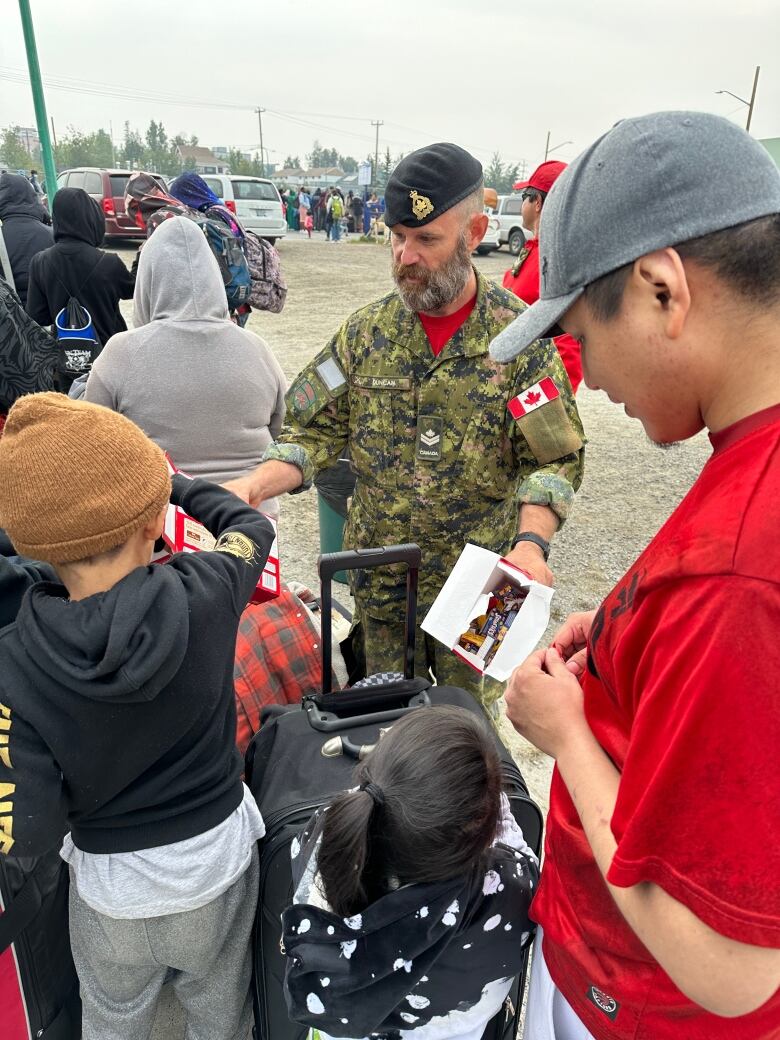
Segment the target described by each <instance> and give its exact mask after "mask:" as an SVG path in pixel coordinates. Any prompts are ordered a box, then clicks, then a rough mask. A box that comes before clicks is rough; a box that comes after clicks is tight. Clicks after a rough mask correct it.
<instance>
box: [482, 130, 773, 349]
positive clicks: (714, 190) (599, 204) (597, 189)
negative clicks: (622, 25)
mask: <svg viewBox="0 0 780 1040" xmlns="http://www.w3.org/2000/svg"><path fill="white" fill-rule="evenodd" d="M772 213H780V170H778V168H777V166H776V165H775V163H774V160H773V159H772V157H771V156H770V155H769V152H767V151H766V149H765V148H764V147H763V146H762V145H760V144H759V143H758V141H756V140H754V139H753V138H752V137H751V136H750V135H749V134H747V133H746V132H745V131H744V130H742V129H740V127H738V126H735V125H734V123H731V122H729V120H727V119H723V118H721V117H720V116H713V115H709V114H708V113H706V112H655V113H653V114H651V115H647V116H639V117H638V118H636V119H624V120H623V121H622V122H620V123H617V124H616V125H615V126H614V127H613V128H612V129H611V130H609V131H608V132H607V133H606V134H604V136H603V137H600V138H599V139H598V141H596V142H595V143H594V144H592V145H591V146H590V148H588V149H587V150H586V151H584V152H583V153H582V155H579V156H578V157H577V158H576V159H575V160H574V162H572V163H571V164H570V165H569V166H568V167H567V168H566V169H565V170H564V171H563V173H562V174H561V175H560V177H559V178H558V179H557V181H556V182H555V184H554V185H553V186H552V188H551V190H550V194H549V195H548V196H547V199H546V201H545V204H544V208H543V210H542V220H541V225H540V229H539V272H540V283H541V284H540V287H539V288H540V295H539V299H538V300H537V302H536V303H534V304H532V305H531V306H530V307H529V308H528V309H527V310H525V311H523V313H522V314H519V315H518V316H517V318H516V319H515V320H514V321H513V322H512V324H511V325H508V326H507V327H506V328H505V329H504V330H503V332H501V333H500V334H499V335H498V336H497V337H496V338H495V339H494V340H493V342H492V343H491V344H490V355H491V357H492V358H494V360H496V361H511V360H512V359H513V358H515V357H517V355H518V354H520V353H522V352H523V351H524V350H526V349H527V348H528V347H529V346H530V344H531V343H533V342H534V340H537V339H539V338H540V337H541V336H544V335H547V334H549V330H550V329H552V328H553V326H554V325H555V324H556V323H557V321H558V319H559V318H561V317H562V315H563V314H565V313H566V311H567V310H568V309H569V307H571V305H572V304H573V303H574V302H575V300H577V299H578V298H579V297H580V296H581V295H582V293H583V291H584V289H585V287H586V286H587V285H589V284H590V283H591V282H594V281H595V280H596V279H597V278H601V276H602V275H605V274H608V273H609V272H610V271H614V270H616V269H617V268H618V267H622V266H623V264H627V263H630V262H632V261H633V260H636V259H637V258H638V257H640V256H644V255H645V254H646V253H652V252H653V251H654V250H656V249H665V248H666V247H667V246H674V245H677V244H678V243H680V242H687V241H688V240H689V239H692V238H698V237H699V236H700V235H708V234H710V233H711V232H713V231H722V230H723V229H724V228H729V227H736V226H737V225H738V224H744V223H746V222H747V221H749V220H756V219H757V218H758V217H766V216H769V215H771V214H772Z"/></svg>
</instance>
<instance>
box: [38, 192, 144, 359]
mask: <svg viewBox="0 0 780 1040" xmlns="http://www.w3.org/2000/svg"><path fill="white" fill-rule="evenodd" d="M52 217H53V220H54V243H55V244H54V245H53V246H52V247H51V248H50V249H46V250H45V251H44V252H43V253H39V254H38V255H37V256H35V257H34V258H33V260H32V263H31V264H30V280H29V285H28V288H27V313H28V314H29V315H30V316H31V317H33V318H34V319H35V320H36V321H37V322H38V324H39V325H51V324H52V323H53V322H54V319H55V318H56V317H57V314H58V313H59V312H60V311H61V310H62V308H63V307H64V306H65V305H66V304H67V302H68V300H69V298H70V297H71V296H75V297H76V299H77V300H78V301H79V303H80V304H81V305H82V307H86V309H87V310H88V311H89V313H90V314H91V315H92V321H93V324H94V326H95V331H96V332H97V335H98V339H99V340H100V343H101V345H102V346H105V345H106V343H107V342H108V341H109V339H110V338H111V337H112V336H113V335H114V333H116V332H125V331H126V330H127V325H126V324H125V320H124V318H123V317H122V315H121V314H120V312H119V301H120V300H129V299H131V298H132V295H133V287H134V285H135V279H134V278H133V276H132V275H131V273H130V272H129V271H128V270H127V268H126V267H125V265H124V264H123V263H122V261H121V260H120V259H119V257H118V256H117V255H116V254H115V253H106V252H104V251H103V250H102V249H98V246H99V245H100V244H101V242H102V241H103V238H104V236H105V233H106V218H105V216H104V214H103V211H102V209H101V208H100V206H99V205H98V203H97V202H96V201H95V200H94V199H93V198H92V197H91V196H89V195H87V193H86V192H85V191H83V190H82V189H81V188H61V189H60V190H59V191H58V192H57V194H56V195H55V196H54V205H53V206H52Z"/></svg>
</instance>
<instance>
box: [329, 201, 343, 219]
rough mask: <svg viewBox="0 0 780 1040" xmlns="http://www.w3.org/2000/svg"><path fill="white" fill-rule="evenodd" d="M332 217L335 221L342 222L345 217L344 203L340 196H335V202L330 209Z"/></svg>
mask: <svg viewBox="0 0 780 1040" xmlns="http://www.w3.org/2000/svg"><path fill="white" fill-rule="evenodd" d="M330 215H331V216H332V217H333V219H334V220H340V219H341V218H342V217H343V216H344V203H343V202H342V201H341V196H340V195H334V196H333V202H332V203H331V207H330Z"/></svg>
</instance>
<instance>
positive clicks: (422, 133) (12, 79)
mask: <svg viewBox="0 0 780 1040" xmlns="http://www.w3.org/2000/svg"><path fill="white" fill-rule="evenodd" d="M0 80H5V81H6V82H9V83H17V84H20V85H23V86H26V85H27V84H28V74H27V72H26V70H24V69H18V68H13V67H9V66H0ZM44 85H45V86H46V87H47V88H48V89H50V90H59V91H65V92H68V93H72V94H86V95H88V96H92V97H110V98H116V99H118V100H120V101H142V102H146V103H149V104H159V105H176V106H179V107H183V108H199V109H221V110H228V111H234V112H256V111H257V105H256V104H249V103H247V104H239V103H237V102H234V101H222V100H217V99H214V98H208V99H207V98H194V97H189V96H186V95H183V94H174V93H170V92H162V91H151V90H143V89H139V88H137V87H125V86H118V85H111V84H106V83H99V82H95V81H94V80H83V79H78V78H76V77H74V76H47V77H46V79H45V80H44ZM266 111H267V113H268V114H269V115H274V116H276V117H277V118H278V119H282V120H284V121H285V122H289V123H291V124H293V125H297V126H302V127H307V128H311V129H314V130H320V131H323V130H324V131H327V132H328V133H332V134H339V135H341V136H346V137H351V138H353V139H354V140H358V141H362V142H363V143H367V144H370V143H373V142H372V139H371V137H370V136H369V135H368V134H361V133H357V132H355V131H353V130H345V129H343V128H341V127H333V126H327V125H324V124H322V123H316V122H313V121H312V120H314V119H335V120H343V121H346V122H358V123H363V124H365V123H368V122H371V124H372V125H373V120H369V119H368V118H364V117H362V116H353V115H342V114H339V113H335V112H330V113H328V112H288V111H282V110H280V109H272V108H269V109H266ZM387 125H388V126H393V127H396V128H397V129H399V130H403V131H404V132H405V133H410V134H414V135H415V136H418V137H427V138H428V139H429V140H434V139H435V138H436V137H437V136H440V135H437V134H433V133H431V132H430V131H429V130H423V129H421V128H419V127H411V126H406V125H404V124H403V123H394V122H392V121H390V120H388V122H387ZM384 140H385V141H386V143H387V144H389V145H393V146H395V147H396V148H400V149H405V148H406V147H407V142H406V141H400V140H398V139H397V138H385V139H384ZM469 147H470V148H471V150H472V151H475V152H481V153H482V154H483V155H491V156H492V154H493V153H494V152H495V150H496V149H495V148H488V147H486V146H484V147H483V146H479V147H478V146H476V145H469Z"/></svg>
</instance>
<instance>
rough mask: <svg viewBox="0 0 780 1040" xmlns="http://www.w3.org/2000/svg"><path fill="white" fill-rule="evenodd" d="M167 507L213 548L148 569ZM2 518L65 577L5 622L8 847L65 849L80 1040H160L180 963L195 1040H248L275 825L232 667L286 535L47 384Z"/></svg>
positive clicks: (20, 442) (6, 451)
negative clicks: (245, 765)
mask: <svg viewBox="0 0 780 1040" xmlns="http://www.w3.org/2000/svg"><path fill="white" fill-rule="evenodd" d="M169 497H170V500H171V501H172V502H174V503H175V504H177V505H179V506H181V507H182V509H184V511H185V512H187V513H188V514H190V515H191V516H193V517H194V518H195V519H196V520H199V521H200V522H201V523H202V524H203V525H204V526H205V527H206V528H207V529H208V530H210V531H211V533H212V534H213V535H214V537H215V538H216V539H217V544H216V547H215V549H214V551H212V552H201V553H192V554H178V555H176V556H174V557H173V559H172V560H171V562H170V563H168V564H167V565H165V566H157V565H152V564H150V558H151V553H152V548H153V545H154V541H155V539H156V538H157V537H158V535H159V534H160V533H161V531H162V526H163V522H164V516H165V508H166V506H167V503H168V499H169ZM0 526H2V527H5V528H6V530H7V533H8V535H9V537H10V539H11V541H12V542H13V544H14V546H15V547H16V550H17V551H18V552H19V553H22V554H24V555H27V556H32V557H35V558H37V559H39V560H45V561H48V562H50V563H51V564H53V566H54V568H55V570H56V571H57V574H58V577H59V579H60V581H61V582H62V584H57V583H56V582H52V581H41V582H38V583H37V584H33V585H32V586H31V587H30V588H28V590H27V592H26V593H25V594H24V598H23V600H22V603H21V607H20V609H19V612H18V615H17V617H16V620H15V622H13V623H12V624H10V625H8V626H7V627H6V628H4V629H2V631H0V675H2V676H3V697H2V699H3V702H4V703H3V706H2V707H3V712H2V714H3V721H4V724H5V730H4V737H7V740H6V742H5V743H4V744H3V747H2V748H0V752H2V753H0V790H1V791H2V792H3V795H4V798H3V801H4V809H5V814H4V815H2V816H0V854H2V853H5V854H8V853H10V854H11V855H13V856H37V855H41V854H43V853H45V852H47V851H49V850H51V849H53V848H58V847H60V846H61V849H60V854H61V856H62V858H63V859H64V860H66V861H67V862H68V864H69V866H70V876H71V907H70V935H71V946H72V949H73V957H74V961H75V963H76V968H77V970H78V973H79V980H80V988H81V995H82V1002H83V1021H82V1030H83V1038H84V1040H98V1038H99V1040H131V1038H133V1040H135V1038H137V1037H139V1036H148V1035H149V1034H150V1032H151V1029H152V1024H153V1021H154V1016H155V1008H156V1005H157V999H158V996H159V993H160V990H161V988H162V986H163V983H164V982H165V981H166V979H167V977H168V975H169V970H170V969H173V970H174V982H173V985H174V987H175V988H176V990H177V992H178V996H179V999H180V1001H181V1003H182V1004H183V1005H184V1007H185V1009H186V1011H187V1013H188V1020H189V1025H188V1028H189V1030H190V1031H191V1032H192V1034H193V1035H195V1036H204V1037H205V1036H208V1037H209V1038H210V1040H232V1038H234V1037H237V1036H244V1035H246V1033H247V1031H248V1029H249V1025H250V1019H251V1002H250V995H249V983H250V976H251V962H250V951H249V937H250V933H251V928H252V921H253V917H254V907H255V904H256V901H257V885H258V865H257V847H256V846H257V840H258V838H260V837H261V836H262V835H263V833H264V830H265V828H264V825H263V821H262V818H261V816H260V813H259V811H258V809H257V806H256V805H255V802H254V800H253V798H252V796H251V794H250V793H249V791H248V790H247V789H246V788H245V787H244V785H243V784H242V782H241V776H240V760H239V758H238V755H237V753H236V750H235V733H236V714H235V698H234V691H233V679H232V676H233V655H234V649H235V643H236V633H237V629H238V622H239V618H240V615H241V611H242V610H243V609H244V607H245V606H246V604H247V603H248V601H249V599H250V597H251V595H252V592H253V591H254V588H255V586H256V584H257V581H258V578H259V576H260V574H261V572H262V570H263V567H264V565H265V561H266V558H267V556H268V550H269V549H270V547H271V544H272V542H273V530H272V528H271V525H270V524H269V523H268V521H267V520H266V519H265V517H263V516H262V514H260V513H258V512H257V511H256V510H254V509H252V508H251V507H250V506H247V505H245V504H244V503H243V502H241V501H240V499H238V498H236V497H235V496H234V495H232V494H230V493H229V492H227V491H225V490H224V489H223V488H219V487H216V486H215V485H213V484H210V483H208V482H207V481H205V480H188V479H187V478H186V477H182V476H181V474H176V476H175V477H174V479H173V483H172V484H171V481H170V479H169V477H168V469H167V466H166V463H165V458H164V456H163V454H162V452H161V451H160V449H159V448H158V447H157V446H156V445H155V444H154V443H153V442H152V441H150V440H149V439H148V438H147V437H146V435H145V434H144V433H143V432H142V431H141V430H140V429H139V428H138V427H137V426H135V425H134V424H133V423H132V422H130V421H129V420H128V419H126V418H124V417H123V416H121V415H118V414H117V413H115V412H112V411H110V410H108V409H106V408H101V407H99V406H98V405H93V404H87V403H84V402H80V401H72V400H69V399H68V398H67V397H64V396H61V395H59V394H52V393H45V394H32V395H29V396H27V397H23V398H21V399H20V400H19V401H17V403H16V404H15V405H14V406H13V408H11V410H10V412H9V413H8V420H7V423H6V426H5V430H4V432H3V435H2V437H0Z"/></svg>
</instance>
